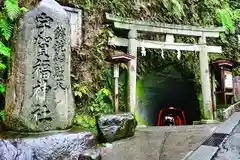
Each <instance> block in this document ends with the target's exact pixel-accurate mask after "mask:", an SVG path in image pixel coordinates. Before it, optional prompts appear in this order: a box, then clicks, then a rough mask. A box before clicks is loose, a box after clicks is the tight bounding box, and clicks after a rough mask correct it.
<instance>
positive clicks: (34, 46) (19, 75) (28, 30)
mask: <svg viewBox="0 0 240 160" xmlns="http://www.w3.org/2000/svg"><path fill="white" fill-rule="evenodd" d="M69 21H70V20H69V16H68V14H67V12H66V11H65V10H64V9H63V8H62V7H61V6H60V5H59V4H58V3H57V2H55V1H54V0H42V1H41V2H40V3H39V5H38V6H36V7H35V8H33V9H32V10H30V11H29V12H28V13H26V14H25V16H24V17H23V19H22V20H21V22H20V26H19V34H18V38H17V42H16V47H15V52H14V55H13V59H12V65H11V71H10V75H9V83H8V85H7V95H6V106H5V112H6V119H5V125H6V127H7V128H8V129H10V130H15V131H47V130H56V129H66V128H69V127H71V124H72V118H73V116H74V114H75V110H74V102H73V97H72V92H71V82H70V58H71V57H70V55H71V48H70V45H71V43H70V36H71V32H70V22H69Z"/></svg>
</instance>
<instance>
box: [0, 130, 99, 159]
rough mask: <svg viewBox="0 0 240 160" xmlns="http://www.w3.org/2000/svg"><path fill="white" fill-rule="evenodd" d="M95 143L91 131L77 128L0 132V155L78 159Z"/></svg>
mask: <svg viewBox="0 0 240 160" xmlns="http://www.w3.org/2000/svg"><path fill="white" fill-rule="evenodd" d="M96 143H97V140H96V137H95V136H94V135H93V134H92V133H90V132H81V131H79V132H78V131H77V130H73V131H72V130H69V131H64V132H63V131H61V132H59V133H56V132H45V133H40V134H39V133H38V134H30V133H27V134H25V133H17V132H5V133H4V132H3V133H1V134H0V157H1V158H2V159H7V160H15V159H19V160H33V159H41V160H48V159H79V158H80V157H86V155H88V154H89V153H88V152H87V153H88V154H86V151H87V150H89V149H92V148H93V147H94V146H95V145H96ZM91 154H92V151H91ZM94 154H96V153H94ZM92 155H93V154H92Z"/></svg>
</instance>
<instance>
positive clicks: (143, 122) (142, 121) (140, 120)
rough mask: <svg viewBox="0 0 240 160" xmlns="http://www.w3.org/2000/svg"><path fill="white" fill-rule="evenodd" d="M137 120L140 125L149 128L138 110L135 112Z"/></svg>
mask: <svg viewBox="0 0 240 160" xmlns="http://www.w3.org/2000/svg"><path fill="white" fill-rule="evenodd" d="M135 118H136V120H137V122H138V124H140V125H146V126H148V122H147V121H145V120H144V119H143V118H142V117H141V115H140V113H139V111H138V110H136V111H135Z"/></svg>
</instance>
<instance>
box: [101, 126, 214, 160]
mask: <svg viewBox="0 0 240 160" xmlns="http://www.w3.org/2000/svg"><path fill="white" fill-rule="evenodd" d="M216 128H217V125H215V124H210V125H196V126H193V125H191V126H185V125H183V126H171V127H168V126H164V127H158V126H156V127H145V128H137V129H136V132H135V136H134V137H130V138H127V139H123V140H120V141H115V142H113V143H112V147H111V148H109V147H108V148H105V147H104V148H101V149H100V151H101V155H102V159H103V160H113V159H114V160H183V159H184V157H185V156H186V155H187V154H188V153H189V152H190V151H194V150H195V149H196V148H197V147H199V146H200V145H201V144H202V143H203V142H204V141H205V140H206V139H207V138H209V136H211V134H212V133H213V132H214V130H215V129H216ZM113 157H114V158H113Z"/></svg>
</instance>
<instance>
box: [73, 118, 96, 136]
mask: <svg viewBox="0 0 240 160" xmlns="http://www.w3.org/2000/svg"><path fill="white" fill-rule="evenodd" d="M73 123H74V125H75V126H77V127H80V128H82V129H86V130H89V131H91V132H94V133H96V132H97V129H96V119H95V117H93V116H90V115H84V114H81V115H77V116H76V117H75V118H74V120H73Z"/></svg>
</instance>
